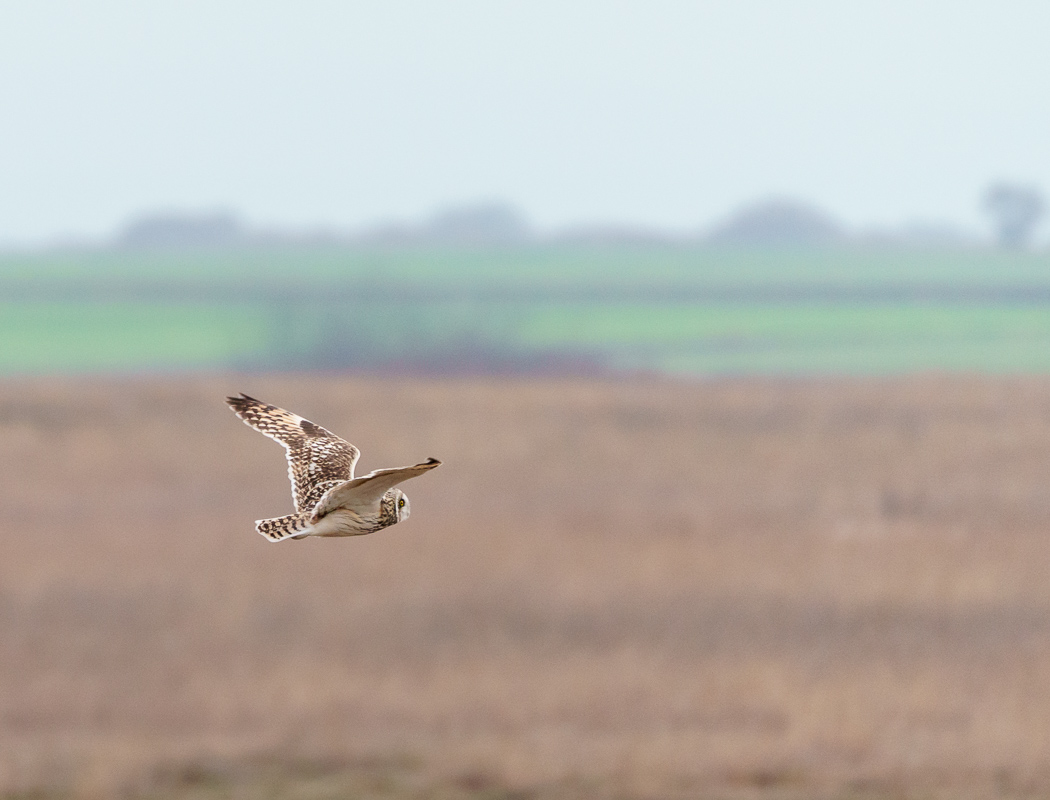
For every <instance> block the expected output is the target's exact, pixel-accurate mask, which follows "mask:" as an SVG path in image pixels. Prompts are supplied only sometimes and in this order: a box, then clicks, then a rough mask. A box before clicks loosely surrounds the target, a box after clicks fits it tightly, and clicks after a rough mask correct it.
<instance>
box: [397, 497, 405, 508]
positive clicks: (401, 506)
mask: <svg viewBox="0 0 1050 800" xmlns="http://www.w3.org/2000/svg"><path fill="white" fill-rule="evenodd" d="M397 507H398V508H404V507H405V498H403V497H402V498H401V499H400V500H398V501H397Z"/></svg>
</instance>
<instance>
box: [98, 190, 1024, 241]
mask: <svg viewBox="0 0 1050 800" xmlns="http://www.w3.org/2000/svg"><path fill="white" fill-rule="evenodd" d="M981 207H982V209H983V210H984V211H985V212H986V213H987V214H988V216H989V217H990V219H991V221H992V224H993V226H994V228H995V232H996V239H997V241H998V243H999V245H1000V246H1002V247H1004V248H1009V249H1021V248H1024V247H1027V246H1029V245H1030V244H1031V242H1032V238H1033V236H1034V234H1035V231H1036V229H1037V226H1038V224H1039V222H1040V221H1041V219H1042V216H1043V212H1044V208H1045V203H1044V201H1043V197H1042V195H1041V193H1040V192H1039V190H1038V189H1037V188H1035V187H1033V186H1030V185H1025V184H1016V183H1008V182H997V183H994V184H992V185H991V186H989V187H988V189H987V191H986V192H985V193H984V195H983V196H982V199H981ZM537 241H545V242H554V243H558V242H562V243H583V244H611V245H617V244H627V243H643V244H644V243H660V242H665V243H668V242H677V243H681V242H693V243H697V244H700V243H705V244H712V245H720V246H755V247H797V246H818V247H819V246H829V245H835V244H842V243H850V242H852V243H859V244H876V245H877V244H888V245H898V246H906V247H907V246H967V245H972V244H975V243H976V239H975V238H974V237H972V236H969V235H967V234H966V233H965V232H964V231H961V230H959V229H958V228H954V227H952V226H950V225H924V224H921V223H920V224H913V225H908V226H905V227H902V228H900V229H897V230H889V231H884V232H873V233H867V234H859V235H858V234H856V233H850V232H848V231H847V230H846V228H845V227H844V226H843V225H842V224H841V223H840V222H838V221H837V220H836V219H834V218H833V217H832V216H831V215H830V214H828V213H826V212H825V211H822V210H821V209H819V208H817V207H815V206H813V205H811V204H809V203H805V202H802V201H799V200H795V199H791V198H771V199H767V200H763V201H760V202H756V203H753V204H750V205H747V206H744V207H743V208H740V209H738V210H737V211H735V212H734V213H732V214H730V215H729V216H728V217H727V218H726V219H725V220H723V221H722V222H720V223H719V224H717V225H715V226H714V227H713V228H712V229H711V230H709V231H707V232H706V233H702V234H697V235H695V236H691V237H688V236H679V237H674V236H671V235H669V234H666V233H660V232H658V231H653V230H643V229H637V228H631V227H630V226H623V225H620V226H592V227H589V228H578V229H569V230H566V231H562V232H560V233H558V234H555V235H549V236H543V237H541V236H539V235H538V234H537V233H536V231H535V229H534V228H533V227H532V226H531V225H530V223H529V221H528V220H527V219H526V218H525V217H524V215H522V214H521V213H520V212H519V211H518V210H516V209H515V208H514V207H513V206H511V205H508V204H506V203H501V202H485V203H478V204H475V205H468V206H461V207H454V208H449V209H446V210H443V211H441V212H439V213H437V214H435V215H434V216H432V217H431V218H430V219H427V220H425V221H423V222H422V223H418V224H408V223H388V224H384V225H378V226H375V227H373V228H371V229H367V230H364V231H359V232H357V233H355V234H350V233H348V232H340V231H331V230H328V231H323V230H321V231H306V232H298V233H293V234H289V233H287V232H281V231H267V230H259V229H254V228H250V227H248V226H245V225H244V224H243V223H242V222H241V220H240V219H239V218H238V217H237V215H236V214H234V213H232V212H230V211H222V210H220V211H214V212H206V213H180V212H158V213H154V214H148V215H143V216H141V217H138V218H136V219H134V220H132V221H131V222H130V223H128V225H126V226H125V227H124V229H123V230H122V231H121V232H120V233H119V235H118V237H117V239H116V242H115V244H116V245H117V246H118V247H124V248H131V249H137V248H162V249H178V248H215V247H219V248H222V247H250V246H269V245H301V244H332V245H355V244H363V245H451V246H515V245H522V244H527V243H530V242H537Z"/></svg>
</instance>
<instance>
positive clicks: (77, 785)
mask: <svg viewBox="0 0 1050 800" xmlns="http://www.w3.org/2000/svg"><path fill="white" fill-rule="evenodd" d="M237 390H244V391H247V392H249V393H252V394H254V395H258V396H260V397H265V398H270V399H272V400H274V401H276V402H281V403H283V404H285V405H287V406H289V407H291V408H295V409H297V410H298V411H300V412H302V413H303V414H306V415H308V416H309V417H310V418H312V419H315V420H321V421H322V422H323V423H324V424H325V425H327V426H329V427H331V428H332V429H334V430H337V431H339V432H341V433H344V434H346V435H347V436H348V437H349V438H352V439H353V441H355V442H356V443H357V444H358V445H359V446H360V447H361V448H362V451H363V464H362V466H363V467H364V468H366V469H369V468H372V467H374V466H378V465H385V464H399V463H408V462H411V461H413V460H416V459H417V458H421V457H426V456H429V455H435V456H438V457H440V458H442V459H443V460H444V462H445V463H444V465H443V466H442V468H441V469H440V470H438V471H436V472H434V473H433V474H432V475H428V476H427V479H426V480H422V479H420V480H418V481H413V482H412V483H411V484H410V485H406V487H405V488H406V489H407V491H408V492H409V494H410V496H411V497H412V508H413V516H412V519H410V520H409V521H408V522H405V523H403V524H401V525H398V526H396V527H394V528H391V529H389V530H387V531H384V532H382V533H380V534H376V535H373V536H368V537H362V538H359V539H353V540H306V541H303V542H287V543H283V544H280V545H271V544H269V543H268V542H266V541H264V540H263V539H262V538H261V537H259V536H258V535H256V534H255V533H254V532H253V531H252V528H251V521H252V520H253V519H256V518H258V517H261V516H269V515H276V514H280V513H284V512H285V511H286V510H287V509H288V508H289V507H290V506H289V498H288V487H287V479H286V477H285V466H284V464H283V463H282V461H281V459H280V450H279V448H278V447H277V446H276V445H275V444H274V443H273V442H271V441H269V440H266V439H264V438H263V437H262V436H259V435H258V434H255V433H253V432H252V431H249V430H248V429H247V428H245V427H244V426H243V425H241V424H240V423H238V422H237V420H236V419H235V418H234V417H233V415H232V414H230V412H229V411H228V410H227V409H226V408H225V407H224V406H223V405H222V403H221V401H220V398H221V397H222V396H223V395H224V394H227V393H230V392H233V391H237ZM0 452H2V454H3V458H2V459H0V464H2V466H0V503H2V506H3V508H4V509H5V537H4V550H5V557H4V558H3V559H2V561H0V586H2V587H3V591H2V593H0V625H2V626H3V630H4V636H3V637H2V639H0V684H2V686H3V687H4V691H3V692H2V694H0V787H2V789H3V790H4V791H6V792H8V793H9V796H12V797H25V796H32V797H70V796H71V797H113V796H121V795H123V796H135V797H173V798H174V797H180V798H183V797H185V798H217V797H299V798H321V797H331V798H336V797H450V798H451V797H455V798H460V797H462V798H480V797H488V798H492V797H535V798H557V797H698V796H703V797H730V798H732V797H775V798H781V797H783V798H814V797H842V798H846V797H870V798H882V797H901V796H908V797H913V796H921V797H988V796H1003V797H1042V796H1046V794H1047V793H1048V792H1050V756H1048V753H1050V704H1048V703H1047V701H1046V698H1047V693H1046V691H1045V685H1046V675H1047V669H1048V665H1050V593H1048V589H1047V587H1048V582H1047V581H1046V564H1047V563H1048V560H1050V539H1048V537H1047V536H1046V528H1047V525H1048V524H1050V490H1048V489H1047V486H1046V480H1045V473H1046V464H1047V462H1048V460H1050V387H1048V385H1047V382H1046V380H1045V379H1044V378H1028V379H1021V378H1010V379H1005V378H1000V379H994V378H975V377H970V378H967V377H940V378H931V377H923V378H906V379H905V378H897V379H879V380H870V379H868V380H859V379H835V380H795V381H783V380H759V379H749V380H726V381H709V382H704V383H700V384H696V383H683V382H676V381H669V380H657V381H654V380H646V381H625V380H614V381H604V380H584V379H579V378H571V379H570V378H561V379H535V378H530V379H525V378H516V379H515V378H459V379H403V378H397V379H392V378H387V379H375V378H373V379H367V378H363V377H353V378H345V377H329V378H322V377H309V376H305V375H299V376H284V377H261V376H256V377H252V376H246V375H235V376H213V377H196V378H181V379H178V380H156V379H153V380H144V379H141V378H136V379H124V380H105V381H100V380H85V379H77V380H72V379H55V378H49V379H37V380H32V381H18V382H7V383H6V384H5V385H4V386H3V387H2V390H0ZM20 792H21V793H20ZM32 792H35V793H32ZM27 793H28V794H27Z"/></svg>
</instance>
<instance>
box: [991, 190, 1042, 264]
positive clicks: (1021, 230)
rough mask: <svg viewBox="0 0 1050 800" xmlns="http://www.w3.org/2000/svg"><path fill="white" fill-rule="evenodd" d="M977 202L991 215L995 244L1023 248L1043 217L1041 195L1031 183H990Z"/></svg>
mask: <svg viewBox="0 0 1050 800" xmlns="http://www.w3.org/2000/svg"><path fill="white" fill-rule="evenodd" d="M981 205H982V206H983V207H984V210H985V211H986V212H988V214H989V216H991V218H992V222H993V224H994V225H995V227H996V234H997V236H998V239H999V244H1000V245H1002V246H1003V247H1011V248H1020V247H1025V246H1026V245H1027V244H1028V242H1029V241H1030V240H1031V238H1032V233H1033V232H1034V231H1035V227H1036V225H1037V224H1038V222H1039V219H1040V218H1041V217H1042V216H1043V208H1044V203H1043V196H1042V195H1041V194H1040V193H1039V190H1038V189H1036V188H1035V187H1034V186H1025V185H1023V184H1015V183H1004V182H1000V183H994V184H992V185H991V186H989V187H988V189H987V191H985V193H984V198H983V200H982V203H981Z"/></svg>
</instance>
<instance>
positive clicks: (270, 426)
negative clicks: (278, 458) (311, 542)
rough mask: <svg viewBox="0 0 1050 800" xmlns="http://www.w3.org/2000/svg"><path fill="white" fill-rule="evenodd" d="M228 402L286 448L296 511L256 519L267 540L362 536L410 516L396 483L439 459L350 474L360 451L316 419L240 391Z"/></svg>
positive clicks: (424, 469)
mask: <svg viewBox="0 0 1050 800" xmlns="http://www.w3.org/2000/svg"><path fill="white" fill-rule="evenodd" d="M226 403H227V404H228V405H229V406H230V408H232V409H233V411H234V413H236V414H237V416H238V417H240V418H241V419H242V420H244V422H245V424H247V425H249V426H251V427H252V428H254V429H255V430H257V431H259V432H260V433H262V434H264V435H266V436H269V437H270V438H271V439H274V440H276V441H277V442H280V443H281V444H282V445H283V446H284V448H285V450H286V451H287V457H288V477H289V479H290V480H291V482H292V499H293V500H294V502H295V507H296V513H295V514H288V515H286V516H283V517H274V518H272V519H261V520H256V522H255V529H256V530H257V531H258V532H259V533H261V534H262V535H263V536H265V537H266V538H267V539H269V540H270V541H271V542H279V541H282V540H284V539H302V538H305V537H307V536H361V535H363V534H366V533H373V532H375V531H378V530H382V529H383V528H387V527H389V526H391V525H394V524H396V523H398V522H402V521H404V520H406V519H408V516H409V513H410V508H411V506H410V505H409V502H408V497H407V496H406V495H405V493H404V492H402V491H401V490H400V489H396V488H394V487H395V486H396V485H397V484H399V483H401V482H402V481H406V480H408V479H409V478H414V477H416V476H417V475H422V474H423V473H424V472H427V471H428V470H431V469H434V467H437V466H440V464H441V462H440V461H438V460H436V459H433V458H431V459H429V460H428V461H425V462H423V463H421V464H416V465H415V466H411V467H396V468H394V469H378V470H375V471H373V472H370V473H368V474H367V475H363V476H361V477H360V478H355V477H354V466H355V465H356V464H357V459H358V457H359V456H360V451H359V450H358V449H357V448H356V447H354V446H353V445H352V444H350V443H349V442H347V441H345V440H343V439H340V438H339V437H338V436H336V435H335V434H333V433H331V432H330V431H327V430H325V429H324V428H322V427H321V426H320V425H315V424H314V423H312V422H310V421H309V420H307V419H303V418H302V417H300V416H298V415H296V414H292V413H291V412H289V411H285V410H284V409H283V408H278V407H277V406H272V405H269V404H268V403H263V402H262V401H260V400H256V399H255V398H254V397H249V396H248V395H246V394H242V395H241V396H240V397H227V398H226Z"/></svg>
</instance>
